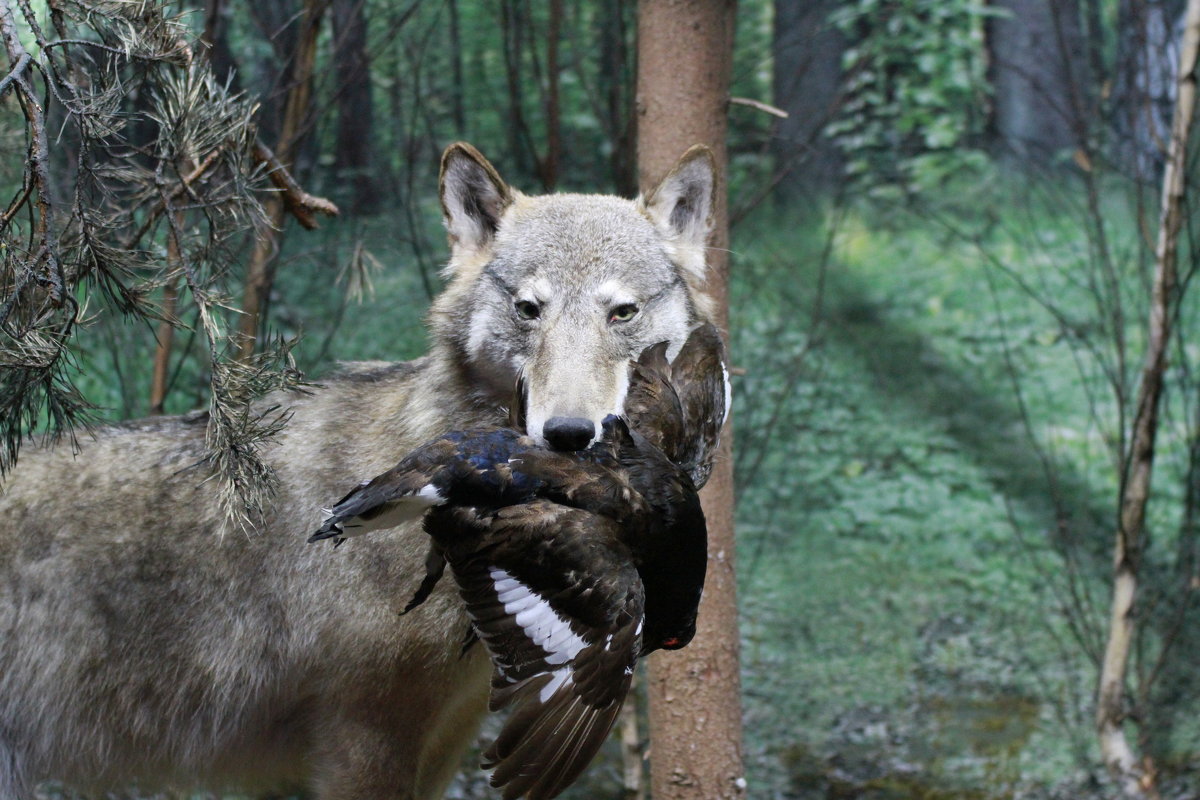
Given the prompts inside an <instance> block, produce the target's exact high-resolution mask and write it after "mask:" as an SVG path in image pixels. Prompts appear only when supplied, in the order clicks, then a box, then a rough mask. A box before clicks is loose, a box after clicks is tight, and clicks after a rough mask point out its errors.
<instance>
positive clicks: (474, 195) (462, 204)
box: [439, 142, 513, 252]
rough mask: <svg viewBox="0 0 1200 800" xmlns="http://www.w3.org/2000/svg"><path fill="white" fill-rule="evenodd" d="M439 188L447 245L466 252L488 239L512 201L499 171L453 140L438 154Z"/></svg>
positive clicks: (467, 147) (511, 193)
mask: <svg viewBox="0 0 1200 800" xmlns="http://www.w3.org/2000/svg"><path fill="white" fill-rule="evenodd" d="M439 190H440V192H441V198H442V215H443V217H444V219H445V222H446V230H447V231H448V232H449V234H450V245H451V247H452V248H453V249H455V250H458V249H459V248H462V249H464V250H466V251H468V252H474V251H477V250H480V249H482V248H483V247H485V246H486V245H487V244H488V243H489V242H490V241H491V240H492V237H493V236H495V234H496V229H497V228H498V227H499V226H500V217H501V216H502V215H503V214H504V210H505V209H506V208H508V206H509V205H510V204H511V203H512V201H513V192H512V189H510V188H508V184H506V183H505V182H504V181H503V180H501V178H500V173H498V172H496V168H495V167H493V166H492V165H491V164H490V163H488V160H487V159H486V158H484V157H483V154H481V153H480V152H479V151H478V150H476V149H475V148H474V147H472V146H471V145H469V144H467V143H466V142H455V143H454V144H452V145H450V146H449V147H447V148H446V152H444V153H443V154H442V172H441V177H440V179H439Z"/></svg>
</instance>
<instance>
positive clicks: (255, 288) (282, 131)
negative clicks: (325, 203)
mask: <svg viewBox="0 0 1200 800" xmlns="http://www.w3.org/2000/svg"><path fill="white" fill-rule="evenodd" d="M327 4H328V0H305V2H304V13H303V15H302V16H301V19H300V23H299V28H300V31H299V35H298V36H297V38H296V50H295V52H294V53H293V54H292V69H291V70H290V72H289V80H288V90H287V95H286V98H285V101H284V109H283V117H282V119H281V121H280V124H279V141H278V144H277V146H276V147H275V157H276V158H277V159H278V160H279V163H280V164H281V165H282V166H283V167H284V169H286V170H289V171H290V170H291V169H292V164H293V161H294V160H295V157H296V152H297V151H298V150H299V146H300V142H301V139H302V137H303V136H304V135H305V134H307V132H308V130H309V128H310V125H309V114H310V113H311V106H312V88H313V87H312V77H313V70H314V68H315V67H316V63H317V34H318V33H319V32H320V28H321V19H322V18H323V17H324V15H325V9H326V7H327ZM263 208H264V210H265V211H266V216H267V220H268V221H269V223H270V227H269V228H268V229H267V230H265V231H264V232H263V234H262V235H261V236H259V237H258V238H257V239H256V240H255V242H254V249H253V251H252V253H251V255H250V264H249V266H248V267H247V268H246V285H245V289H244V290H243V293H242V316H241V320H240V322H239V325H238V333H239V334H240V337H239V340H238V358H239V359H241V360H246V359H248V358H250V356H251V355H253V353H254V349H255V344H256V342H257V340H258V333H259V331H258V329H259V321H260V319H261V318H262V317H263V316H264V314H265V313H266V307H267V301H268V299H269V298H270V294H271V286H272V284H274V282H275V263H276V260H277V256H278V255H279V238H280V235H281V233H282V231H283V225H284V223H285V222H286V221H287V208H286V206H285V205H284V203H283V199H282V198H281V197H280V196H279V194H272V195H271V196H270V197H268V198H267V199H266V201H265V202H264V203H263Z"/></svg>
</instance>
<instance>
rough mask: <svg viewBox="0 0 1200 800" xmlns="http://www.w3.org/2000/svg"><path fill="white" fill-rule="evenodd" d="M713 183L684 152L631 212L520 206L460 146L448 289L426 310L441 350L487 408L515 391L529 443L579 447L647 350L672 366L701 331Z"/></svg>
mask: <svg viewBox="0 0 1200 800" xmlns="http://www.w3.org/2000/svg"><path fill="white" fill-rule="evenodd" d="M715 181H716V176H715V167H714V162H713V157H712V154H711V152H710V151H709V150H708V149H707V148H704V147H693V148H692V149H691V150H689V151H688V152H687V153H685V154H684V155H683V157H682V158H681V159H680V160H679V163H678V164H677V165H676V166H675V168H674V169H673V170H672V171H671V173H670V174H669V175H667V177H666V178H664V179H663V181H662V182H661V183H660V184H659V185H658V187H657V188H655V189H654V190H653V191H652V192H650V193H649V194H647V195H645V196H643V197H640V198H638V199H637V200H624V199H621V198H618V197H608V196H600V195H576V194H556V195H547V196H543V197H528V196H526V195H523V194H521V193H520V192H518V191H516V190H514V189H512V188H510V187H509V186H508V185H506V184H505V183H504V181H503V180H501V179H500V176H499V174H498V173H497V172H496V170H495V169H494V168H493V167H492V165H491V164H489V163H488V162H487V160H486V159H485V158H484V157H483V156H482V155H480V154H479V152H478V151H476V150H475V149H474V148H473V147H471V146H470V145H467V144H461V143H460V144H454V145H451V146H450V147H449V148H447V150H446V152H445V155H444V156H443V157H442V175H441V198H442V210H443V213H444V215H445V222H446V228H447V230H448V231H449V235H450V249H451V254H450V261H449V264H448V265H447V267H446V272H447V277H448V278H449V279H450V282H449V285H448V286H447V288H446V291H445V292H444V293H443V294H442V295H441V297H439V298H438V300H437V301H436V302H435V304H434V308H433V314H432V321H433V328H434V335H435V336H436V337H437V338H438V340H439V342H441V343H443V344H445V345H448V346H450V347H452V348H453V349H454V350H455V358H456V360H457V361H458V362H459V363H462V364H464V365H465V368H466V369H467V371H468V374H469V377H470V380H471V383H472V385H473V386H474V387H477V389H478V390H479V391H480V392H481V393H482V394H483V395H485V396H487V397H490V398H492V399H494V400H495V401H496V402H497V403H503V402H506V401H507V399H508V398H509V397H510V396H511V393H512V389H513V385H514V381H515V380H516V379H517V377H518V376H520V377H522V378H523V379H524V385H525V390H526V402H527V408H526V423H527V429H528V432H529V434H530V435H531V436H533V437H535V438H536V439H539V440H541V441H545V442H547V443H548V444H549V445H550V446H552V447H555V448H557V449H563V450H571V449H579V448H583V447H586V446H587V445H588V444H589V443H590V442H592V441H594V440H596V439H597V438H598V437H599V436H600V433H601V422H602V420H603V419H604V418H605V416H607V415H608V414H613V413H616V414H620V413H621V411H622V409H623V406H624V401H625V391H626V388H627V386H628V383H629V362H630V361H631V360H633V359H636V358H637V356H638V354H639V353H641V352H642V351H643V350H644V349H645V348H647V347H649V346H650V345H652V344H655V343H657V342H663V341H666V342H670V348H669V351H668V356H670V357H674V355H675V353H676V352H677V351H678V349H679V348H680V347H681V346H682V345H683V343H684V341H685V340H686V339H687V337H688V332H689V331H690V330H691V328H692V327H694V326H695V324H696V323H697V321H700V320H709V319H710V317H711V311H712V300H711V299H710V298H709V296H708V295H707V294H706V293H705V292H704V289H703V284H704V278H705V257H704V253H705V239H706V238H707V236H708V232H709V229H710V227H711V217H712V207H713V187H714V184H715Z"/></svg>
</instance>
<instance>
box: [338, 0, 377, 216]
mask: <svg viewBox="0 0 1200 800" xmlns="http://www.w3.org/2000/svg"><path fill="white" fill-rule="evenodd" d="M364 5H366V0H333V6H332V9H331V11H332V16H333V69H334V73H335V74H336V75H337V111H338V122H337V145H336V147H335V149H334V169H335V170H336V171H337V175H338V180H339V182H340V183H343V184H348V185H349V189H350V192H349V196H350V197H351V198H352V200H351V208H352V209H353V210H354V212H355V213H356V214H363V213H371V212H372V211H374V210H375V209H376V208H377V207H378V205H379V194H378V191H377V190H376V186H375V181H374V180H373V178H372V176H373V174H374V172H373V171H374V169H376V165H375V164H374V163H373V162H372V159H371V143H372V142H373V141H374V136H375V134H374V129H375V106H374V104H373V103H372V101H371V59H370V56H369V54H368V53H367V18H366V16H365V15H364V14H363V6H364Z"/></svg>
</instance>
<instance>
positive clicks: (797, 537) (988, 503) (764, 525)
mask: <svg viewBox="0 0 1200 800" xmlns="http://www.w3.org/2000/svg"><path fill="white" fill-rule="evenodd" d="M1015 199H1016V198H1015V196H1012V195H1010V196H1003V195H1002V194H1000V195H999V196H998V195H997V194H995V193H994V194H993V195H992V196H991V197H986V198H979V197H978V196H976V197H975V200H976V201H977V202H978V203H979V206H980V208H982V209H984V210H983V211H982V212H979V213H978V216H977V217H974V218H966V219H964V218H963V217H962V216H961V214H958V215H953V216H950V217H941V216H940V215H941V214H943V213H945V212H944V211H941V210H938V209H934V210H933V214H929V213H925V214H908V213H904V212H892V213H891V214H890V216H889V215H886V214H884V213H882V212H881V211H880V210H879V209H877V208H876V209H866V208H854V209H852V210H850V211H848V212H844V211H843V212H839V213H836V214H835V213H833V212H830V213H828V214H826V215H825V216H824V217H819V218H810V219H807V220H796V219H789V217H788V215H787V214H786V213H784V212H779V211H774V212H767V213H765V214H762V215H760V216H759V218H758V219H755V220H752V221H750V222H748V223H747V225H746V226H745V227H744V228H743V229H741V230H738V231H737V232H736V233H735V236H734V248H733V249H734V253H735V257H734V268H733V269H734V275H735V283H734V287H733V299H732V315H733V319H732V322H731V328H732V331H733V337H734V345H733V353H734V360H735V362H736V363H738V364H741V365H744V366H745V367H746V369H747V374H746V375H745V377H744V378H742V379H741V380H740V381H739V382H738V383H737V384H736V390H735V413H736V415H737V416H736V417H735V420H736V426H737V439H736V441H737V447H738V450H739V452H738V455H737V459H738V461H737V463H738V467H739V469H740V475H739V482H740V492H739V498H738V501H739V506H738V514H737V518H738V524H739V536H740V541H741V546H740V550H739V558H740V576H741V591H742V611H743V620H744V629H743V637H744V651H743V654H744V683H745V699H746V715H747V722H748V724H747V732H748V734H747V736H748V744H749V752H750V754H751V757H752V769H751V778H752V782H751V787H752V791H751V794H752V795H754V796H764V797H766V796H772V795H773V793H774V792H778V791H781V790H785V791H792V792H795V793H797V794H798V796H803V797H808V796H812V797H825V796H842V795H841V794H838V792H843V793H844V792H849V793H850V794H851V795H853V796H875V795H873V794H872V792H880V794H879V795H878V796H881V797H883V796H886V797H893V796H895V797H925V796H929V797H934V796H942V795H940V794H939V792H948V793H949V794H948V795H947V796H965V795H964V794H963V793H967V794H972V793H976V792H978V793H980V794H979V795H978V796H987V797H1010V796H1015V794H1016V793H1018V792H1025V793H1028V792H1033V793H1034V794H1035V795H1037V794H1043V795H1045V794H1047V793H1049V792H1050V791H1051V790H1052V789H1053V787H1055V786H1058V785H1062V786H1072V785H1074V786H1075V787H1076V788H1075V789H1074V790H1073V791H1082V790H1083V789H1082V787H1083V785H1084V783H1085V781H1083V776H1084V775H1085V773H1086V772H1088V771H1095V772H1097V773H1099V772H1101V770H1100V769H1099V768H1098V766H1097V765H1098V763H1099V762H1098V758H1097V754H1096V752H1095V748H1094V746H1093V745H1092V742H1091V731H1090V725H1091V722H1090V720H1091V716H1090V715H1091V713H1092V712H1091V704H1090V703H1091V692H1092V684H1093V682H1094V680H1095V676H1094V671H1093V668H1092V665H1091V662H1090V661H1089V660H1088V658H1087V657H1086V656H1085V654H1084V653H1083V652H1082V650H1081V648H1080V646H1079V644H1078V642H1077V641H1076V640H1075V639H1074V638H1072V636H1071V634H1070V632H1069V631H1068V629H1067V621H1068V620H1067V617H1066V616H1065V615H1064V614H1063V613H1062V610H1061V607H1062V605H1063V603H1064V598H1066V597H1068V596H1069V595H1070V591H1071V586H1070V584H1069V583H1068V580H1067V577H1066V574H1067V570H1068V569H1069V568H1070V569H1074V570H1077V573H1078V575H1079V580H1078V582H1077V585H1076V587H1077V591H1078V592H1079V593H1080V595H1081V596H1082V600H1081V602H1082V603H1083V608H1084V612H1083V614H1082V615H1081V616H1079V615H1077V621H1078V622H1079V624H1081V625H1082V626H1083V628H1084V630H1085V636H1086V637H1087V638H1088V640H1089V641H1091V642H1093V643H1094V642H1096V641H1098V637H1099V635H1100V634H1101V632H1102V630H1101V629H1102V626H1103V623H1104V621H1105V619H1106V613H1107V605H1106V604H1107V596H1106V594H1105V592H1106V582H1105V576H1106V574H1107V569H1108V558H1109V552H1110V548H1111V543H1112V539H1111V530H1112V520H1113V509H1114V508H1115V487H1116V476H1115V473H1114V470H1113V469H1112V464H1111V460H1110V456H1109V452H1110V451H1109V450H1108V449H1107V447H1106V444H1105V436H1106V435H1112V434H1113V432H1114V431H1115V430H1117V426H1116V424H1115V422H1114V420H1115V414H1114V411H1113V409H1114V407H1115V406H1114V404H1113V403H1112V401H1110V400H1107V399H1105V398H1106V395H1105V394H1104V392H1105V388H1104V386H1103V385H1102V383H1101V382H1100V381H1099V380H1098V379H1097V375H1098V370H1097V368H1096V365H1095V363H1093V361H1092V360H1090V356H1089V355H1088V354H1087V352H1086V348H1085V347H1084V346H1083V344H1082V343H1083V342H1084V341H1085V340H1086V342H1087V344H1089V345H1094V346H1096V347H1097V348H1099V352H1103V350H1104V347H1105V344H1104V341H1103V335H1102V332H1097V331H1096V330H1094V329H1095V328H1097V327H1098V326H1097V323H1096V322H1095V320H1094V316H1095V315H1094V314H1093V312H1092V311H1091V307H1092V304H1091V301H1090V299H1089V298H1090V296H1091V295H1090V294H1089V293H1088V291H1087V289H1086V285H1085V284H1084V279H1083V275H1085V272H1084V270H1086V269H1087V264H1088V261H1087V259H1088V251H1087V248H1086V246H1085V245H1086V239H1085V238H1084V237H1083V236H1082V235H1081V233H1080V232H1079V230H1078V228H1077V222H1076V218H1075V217H1074V216H1073V215H1072V213H1071V210H1070V209H1063V208H1056V207H1055V206H1054V204H1053V203H1050V202H1045V203H1043V204H1042V205H1041V207H1040V208H1038V209H1036V210H1035V209H1031V208H1030V207H1028V206H1027V205H1026V206H1022V205H1019V204H1016V203H1014V200H1015ZM1025 202H1026V203H1030V202H1035V201H1030V200H1029V198H1028V197H1027V198H1025ZM989 204H990V205H989ZM1114 205H1118V201H1114ZM1118 207H1119V205H1118ZM1037 212H1040V214H1039V215H1038V216H1037V217H1036V225H1032V224H1031V222H1030V221H1031V219H1032V218H1033V217H1034V215H1035V213H1037ZM988 215H995V216H996V217H998V218H999V221H998V222H997V221H996V220H995V219H993V220H991V221H990V222H989V221H988V220H986V217H987V216H988ZM980 218H984V220H983V222H984V223H987V224H981V222H980ZM938 219H941V221H937V220H938ZM1113 219H1116V220H1117V221H1116V222H1115V223H1113V222H1112V221H1111V219H1110V228H1109V230H1108V234H1109V236H1110V237H1112V239H1113V241H1112V242H1111V243H1110V244H1111V245H1112V246H1113V247H1114V248H1118V247H1119V248H1125V249H1126V250H1127V251H1128V250H1130V249H1131V247H1132V246H1131V244H1130V241H1129V238H1130V237H1131V235H1132V230H1131V227H1130V226H1129V225H1127V224H1124V223H1123V222H1122V221H1121V218H1119V217H1114V218H1113ZM798 222H799V224H797V223H798ZM948 224H953V226H954V227H955V228H956V232H954V233H951V232H950V231H949V230H948V228H947V225H948ZM972 226H974V227H975V228H976V230H975V231H970V229H971V228H972ZM964 228H965V229H967V231H966V232H964V230H963V229H964ZM831 231H832V233H831ZM830 236H832V240H830V238H829V237H830ZM1122 237H1124V238H1122ZM830 242H831V246H830ZM827 248H828V253H827V255H826V250H827ZM822 273H823V277H822ZM1136 277H1137V276H1136V274H1133V273H1132V270H1130V274H1124V275H1122V276H1121V279H1120V280H1121V286H1122V291H1123V292H1124V295H1123V296H1124V298H1125V301H1126V302H1128V303H1129V304H1130V319H1129V327H1128V329H1127V333H1129V334H1130V340H1131V342H1130V353H1131V354H1137V355H1139V356H1140V345H1139V341H1140V340H1139V338H1138V333H1137V332H1138V330H1139V326H1140V325H1141V324H1143V323H1142V317H1143V316H1144V313H1143V312H1142V306H1137V307H1136V311H1137V313H1136V314H1135V313H1133V311H1134V305H1135V304H1136V303H1138V301H1139V300H1140V298H1141V296H1142V294H1141V291H1140V284H1139V283H1138V282H1137V281H1136ZM1022 282H1023V283H1024V284H1026V288H1022V287H1021V286H1020V285H1019V284H1020V283H1022ZM822 285H823V286H824V290H823V294H821V295H818V287H819V286H822ZM1039 299H1040V300H1047V299H1049V300H1050V301H1052V302H1053V303H1055V304H1057V306H1058V309H1057V310H1058V312H1059V313H1060V314H1061V313H1062V312H1063V311H1064V310H1065V311H1066V312H1067V313H1068V314H1069V315H1070V316H1071V318H1072V324H1074V325H1076V326H1077V328H1078V330H1079V333H1078V335H1077V338H1074V339H1073V338H1072V337H1071V336H1069V335H1064V333H1063V330H1062V325H1061V324H1060V321H1059V320H1058V319H1056V317H1055V316H1054V314H1051V313H1049V312H1048V311H1047V309H1045V308H1044V307H1043V306H1042V305H1041V304H1039V302H1038V301H1039ZM818 300H819V302H818ZM814 309H816V310H814ZM1089 326H1090V328H1089ZM814 342H815V344H814ZM1129 361H1130V365H1131V366H1130V369H1133V368H1136V367H1137V366H1138V364H1139V363H1140V362H1139V360H1138V359H1137V358H1135V357H1134V356H1133V355H1131V356H1130V359H1129ZM1017 389H1019V390H1020V396H1019V398H1018V393H1017V391H1016V390H1017ZM1089 398H1091V400H1090V403H1091V404H1089ZM1180 399H1181V398H1180V397H1179V396H1177V397H1176V402H1179V401H1180ZM1092 405H1094V406H1095V408H1096V413H1092V412H1090V411H1089V408H1091V407H1092ZM1023 409H1024V410H1023ZM1174 419H1175V422H1174V423H1172V425H1173V427H1170V428H1169V429H1168V430H1167V431H1166V434H1165V436H1164V442H1163V446H1162V447H1161V452H1162V455H1161V458H1162V460H1163V463H1164V465H1167V466H1166V468H1165V469H1164V470H1163V473H1162V475H1161V477H1160V478H1159V482H1160V483H1159V485H1160V486H1161V489H1162V490H1161V491H1160V492H1159V494H1158V497H1157V499H1156V505H1155V506H1154V510H1155V514H1156V519H1157V520H1158V522H1159V523H1160V525H1161V529H1168V528H1169V527H1170V526H1172V525H1177V519H1176V518H1177V515H1178V512H1179V503H1178V500H1179V485H1180V477H1181V472H1182V455H1183V451H1184V450H1185V445H1186V438H1185V436H1184V434H1185V430H1184V427H1185V426H1183V425H1182V420H1180V419H1179V418H1178V417H1175V418H1174ZM1106 426H1108V427H1106ZM1164 533H1165V534H1166V535H1164V538H1165V539H1168V540H1169V539H1170V534H1169V531H1167V530H1164ZM1169 546H1170V545H1169V544H1168V546H1167V547H1164V548H1161V549H1160V550H1159V551H1158V552H1160V553H1162V552H1164V551H1169ZM1064 556H1069V560H1067V559H1065V558H1064ZM1164 561H1169V559H1164ZM1068 565H1070V566H1068ZM1179 656H1180V654H1179V653H1178V652H1177V653H1176V657H1179ZM1188 658H1194V652H1193V654H1192V655H1191V656H1188V655H1184V656H1183V659H1184V660H1185V661H1186V659H1188ZM1187 702H1188V703H1189V704H1190V705H1189V706H1188V708H1190V709H1191V711H1190V712H1188V711H1184V712H1182V713H1177V714H1173V715H1172V714H1168V716H1174V717H1175V718H1181V719H1184V720H1186V719H1188V718H1189V715H1190V718H1193V719H1194V715H1195V714H1194V712H1195V710H1196V707H1197V696H1196V695H1195V693H1194V692H1193V693H1192V694H1191V695H1188V699H1187ZM1192 735H1194V734H1193V733H1191V731H1190V729H1189V732H1188V733H1182V732H1179V731H1177V734H1176V736H1175V737H1174V738H1173V739H1171V741H1170V742H1164V743H1160V744H1162V745H1163V746H1164V747H1165V748H1166V749H1167V750H1169V751H1172V752H1176V753H1178V752H1180V749H1182V750H1183V751H1184V752H1187V753H1190V755H1189V756H1187V757H1188V758H1192V759H1195V758H1196V748H1195V746H1194V741H1195V740H1194V739H1189V738H1187V737H1189V736H1192ZM1189 742H1190V744H1189ZM848 753H857V755H854V756H851V755H848ZM847 759H849V760H850V762H851V764H850V766H847ZM855 759H857V761H855ZM858 762H861V763H858ZM831 776H832V777H831ZM901 778H903V780H900V779H901ZM839 781H840V783H839ZM880 782H882V783H880ZM972 796H974V795H973V794H972Z"/></svg>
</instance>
